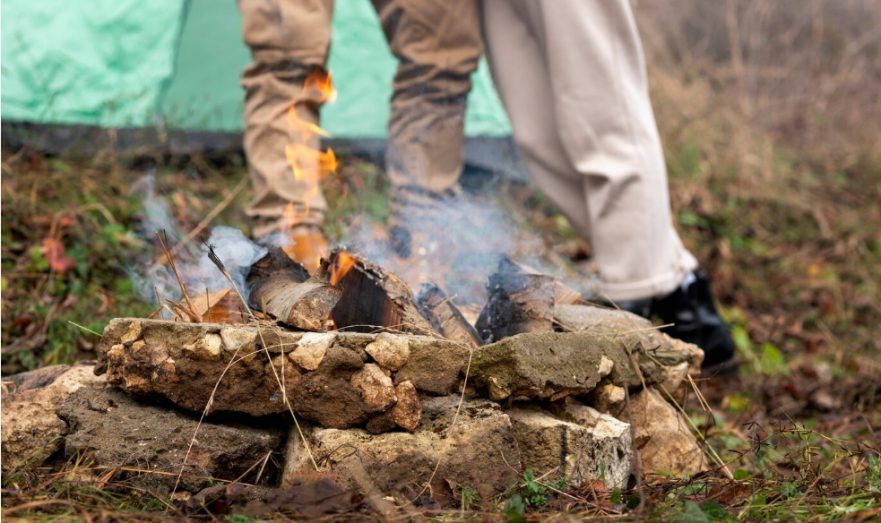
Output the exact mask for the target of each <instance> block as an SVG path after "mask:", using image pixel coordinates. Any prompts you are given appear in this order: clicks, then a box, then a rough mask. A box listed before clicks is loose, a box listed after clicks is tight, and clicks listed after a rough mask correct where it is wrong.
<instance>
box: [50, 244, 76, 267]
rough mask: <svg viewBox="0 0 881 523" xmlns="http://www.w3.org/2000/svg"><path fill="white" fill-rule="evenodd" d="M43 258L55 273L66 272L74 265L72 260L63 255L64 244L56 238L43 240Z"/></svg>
mask: <svg viewBox="0 0 881 523" xmlns="http://www.w3.org/2000/svg"><path fill="white" fill-rule="evenodd" d="M43 256H44V257H45V258H46V261H48V262H49V267H50V268H51V269H52V270H53V271H55V272H66V271H69V270H70V269H72V268H73V267H74V266H75V265H76V262H75V261H74V260H73V258H71V257H69V256H66V255H65V254H64V244H63V243H61V241H59V240H57V239H56V238H43Z"/></svg>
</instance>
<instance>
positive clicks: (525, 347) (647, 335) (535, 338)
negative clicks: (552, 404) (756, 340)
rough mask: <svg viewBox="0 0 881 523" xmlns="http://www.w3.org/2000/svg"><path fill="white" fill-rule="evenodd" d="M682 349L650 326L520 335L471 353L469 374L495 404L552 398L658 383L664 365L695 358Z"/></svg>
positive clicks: (661, 379) (664, 373) (665, 366)
mask: <svg viewBox="0 0 881 523" xmlns="http://www.w3.org/2000/svg"><path fill="white" fill-rule="evenodd" d="M572 307H575V306H574V305H573V306H572ZM683 345H685V346H687V345H688V344H680V343H678V342H674V340H672V339H671V338H670V337H668V336H666V335H665V334H662V333H659V332H657V331H655V330H654V329H651V328H649V329H647V330H645V329H644V330H639V329H636V330H634V329H631V330H623V329H618V328H616V329H610V330H604V329H602V328H599V327H597V328H594V329H591V330H583V331H579V332H545V333H524V334H518V335H516V336H512V337H510V338H506V339H504V340H501V341H498V342H496V343H492V344H490V345H484V346H483V347H480V348H478V349H477V350H475V351H474V359H473V361H472V365H471V374H472V376H474V381H475V384H476V385H477V386H478V388H480V389H483V390H484V391H485V392H486V394H488V396H489V397H490V398H491V399H494V400H497V401H500V400H503V399H506V398H508V397H513V398H526V399H545V398H550V399H552V400H556V399H561V398H563V397H566V396H570V395H582V394H587V393H589V392H591V391H592V390H594V389H595V388H596V387H597V386H598V385H599V384H600V382H601V381H602V382H608V383H612V384H614V385H617V386H620V387H636V386H639V385H641V384H643V383H646V384H655V383H658V382H660V381H663V380H664V379H666V369H667V368H668V367H671V366H675V365H677V364H680V363H682V362H685V361H688V362H689V364H691V361H692V360H693V359H694V358H696V357H697V356H698V354H696V353H694V352H692V351H691V350H690V349H689V347H693V346H689V347H685V348H683V347H682V346H683ZM694 348H695V349H696V347H694ZM697 351H698V353H699V352H700V351H699V349H697ZM689 358H691V359H692V360H690V359H689ZM697 365H698V366H699V365H700V363H699V362H698V363H697Z"/></svg>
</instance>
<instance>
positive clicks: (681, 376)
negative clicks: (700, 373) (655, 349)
mask: <svg viewBox="0 0 881 523" xmlns="http://www.w3.org/2000/svg"><path fill="white" fill-rule="evenodd" d="M690 371H691V367H690V365H689V363H688V362H687V361H683V362H682V363H680V364H678V365H673V366H672V367H665V368H664V379H663V380H662V381H661V383H659V384H658V386H659V387H662V388H663V390H666V391H667V392H668V393H670V394H673V393H675V392H677V391H678V390H679V389H680V388H682V386H683V385H684V384H685V380H686V378H687V377H688V374H689V372H690Z"/></svg>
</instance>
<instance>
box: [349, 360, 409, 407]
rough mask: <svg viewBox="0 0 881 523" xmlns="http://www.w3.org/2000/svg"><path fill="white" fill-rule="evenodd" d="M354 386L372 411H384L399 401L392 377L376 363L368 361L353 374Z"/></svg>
mask: <svg viewBox="0 0 881 523" xmlns="http://www.w3.org/2000/svg"><path fill="white" fill-rule="evenodd" d="M352 386H353V387H355V388H356V389H358V391H359V392H360V393H361V399H363V400H364V403H365V404H366V405H367V407H368V408H369V409H370V411H371V412H384V411H386V410H388V409H389V408H390V407H391V406H392V405H394V404H395V402H396V401H398V398H397V396H395V385H394V384H393V383H392V379H391V378H389V377H388V376H386V375H385V374H384V373H383V372H382V369H380V368H379V365H376V364H375V363H368V364H366V365H364V367H363V368H362V369H361V370H359V371H358V372H356V373H355V374H353V375H352Z"/></svg>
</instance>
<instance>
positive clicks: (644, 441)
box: [616, 388, 708, 478]
mask: <svg viewBox="0 0 881 523" xmlns="http://www.w3.org/2000/svg"><path fill="white" fill-rule="evenodd" d="M616 417H617V418H619V419H621V420H624V421H627V422H629V423H631V424H633V428H634V433H635V437H636V442H635V443H636V448H637V449H638V451H639V456H640V459H641V461H642V472H643V474H644V475H645V476H646V477H647V478H648V477H650V476H652V475H655V476H657V475H662V474H664V475H673V476H674V477H686V476H692V475H694V474H697V473H698V472H702V471H705V470H707V468H708V463H707V458H706V455H705V454H704V451H703V449H701V447H700V445H699V444H698V442H697V439H696V438H695V437H694V435H693V434H692V433H691V430H689V427H688V422H687V421H686V420H685V419H684V418H683V417H682V416H681V415H680V414H679V412H677V411H676V409H675V408H674V407H673V406H672V405H670V404H669V403H667V401H665V400H664V398H663V397H662V396H661V394H660V393H659V392H658V391H656V390H654V389H651V388H648V389H645V390H642V391H640V392H639V393H637V394H633V395H631V396H630V409H629V412H628V409H627V408H626V406H622V408H621V409H620V411H619V412H618V413H617V414H616Z"/></svg>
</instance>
